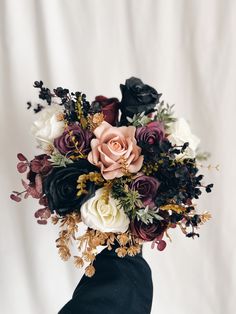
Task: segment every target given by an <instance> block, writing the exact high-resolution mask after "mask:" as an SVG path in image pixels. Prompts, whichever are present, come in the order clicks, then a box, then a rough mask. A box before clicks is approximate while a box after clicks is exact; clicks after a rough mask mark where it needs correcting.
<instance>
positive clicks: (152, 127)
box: [135, 121, 165, 153]
mask: <svg viewBox="0 0 236 314" xmlns="http://www.w3.org/2000/svg"><path fill="white" fill-rule="evenodd" d="M135 137H136V140H137V142H138V145H139V146H140V147H142V148H144V149H145V150H146V151H147V152H151V153H153V152H156V150H157V149H158V147H159V146H160V143H161V142H163V140H164V139H165V130H164V125H163V123H162V122H159V121H153V122H150V123H148V124H147V125H146V126H142V127H139V128H137V130H136V135H135Z"/></svg>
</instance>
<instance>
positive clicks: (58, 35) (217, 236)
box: [0, 0, 236, 314]
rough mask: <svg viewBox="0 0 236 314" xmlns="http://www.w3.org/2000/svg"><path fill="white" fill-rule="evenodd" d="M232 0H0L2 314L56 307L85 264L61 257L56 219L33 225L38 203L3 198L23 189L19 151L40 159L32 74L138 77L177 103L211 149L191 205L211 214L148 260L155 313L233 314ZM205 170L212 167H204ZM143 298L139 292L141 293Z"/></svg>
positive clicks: (81, 84) (107, 91)
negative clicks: (189, 235)
mask: <svg viewBox="0 0 236 314" xmlns="http://www.w3.org/2000/svg"><path fill="white" fill-rule="evenodd" d="M235 29H236V1H234V0H231V1H230V0H225V1H222V0H198V1H196V0H178V1H172V0H139V1H135V0H119V1H116V0H86V1H85V0H61V1H57V0H50V1H47V0H35V1H32V0H21V1H18V0H2V1H1V2H0V106H1V109H0V110H1V111H0V137H1V154H0V158H1V163H0V174H1V175H0V180H1V183H0V186H1V189H0V191H1V192H0V193H1V197H0V205H1V206H0V208H1V227H0V242H1V243H0V256H1V257H0V278H1V280H0V312H1V313H4V314H16V313H24V314H42V313H44V314H51V313H56V312H57V311H58V310H59V309H60V308H61V307H62V306H63V305H64V304H65V303H66V302H67V301H68V300H69V299H70V298H71V294H72V292H73V291H74V288H75V287H76V285H77V283H78V281H79V279H80V277H81V276H82V271H80V270H77V269H75V268H74V266H73V262H72V261H71V262H67V263H65V262H63V261H61V260H60V258H59V257H58V254H57V249H56V247H55V243H54V241H55V239H56V238H57V235H58V229H57V226H52V225H50V226H49V225H48V226H39V225H37V223H36V221H35V219H34V217H33V214H34V211H35V210H37V209H38V208H39V207H38V205H37V202H35V201H34V200H32V201H24V202H22V203H20V204H17V203H14V202H11V201H10V200H9V196H8V195H9V194H10V192H11V190H12V189H14V190H17V189H18V190H20V189H21V186H20V176H19V174H18V173H17V172H16V154H17V153H18V152H23V153H24V154H25V155H26V156H27V157H29V158H33V156H34V155H35V154H39V153H40V151H39V150H37V149H36V148H35V147H36V143H35V142H34V139H33V137H31V135H30V132H29V128H30V125H31V124H32V122H33V119H34V118H35V117H34V114H33V113H32V112H30V111H27V110H26V102H27V101H28V100H32V101H33V103H35V102H36V101H37V97H36V95H37V90H35V89H34V88H33V87H32V85H33V82H34V81H35V80H40V79H41V80H43V81H44V82H45V84H46V85H48V86H49V87H50V88H54V87H57V86H63V87H68V88H69V89H70V90H79V91H83V92H85V93H86V94H87V96H88V99H90V100H93V98H94V97H95V96H96V95H101V94H103V95H104V96H108V97H118V98H120V91H119V84H120V83H124V81H125V79H126V78H129V77H130V76H137V77H140V78H141V79H142V80H143V81H144V82H145V83H147V84H149V85H151V86H153V87H155V88H156V89H157V90H158V92H159V93H162V94H163V96H162V99H165V100H166V101H167V102H168V103H169V104H173V103H175V104H176V107H175V110H176V113H177V115H178V116H179V117H182V116H183V117H184V118H185V119H186V120H188V121H189V122H190V124H191V130H192V132H193V134H196V135H197V136H198V137H199V138H200V139H201V147H202V150H203V151H210V152H211V153H212V157H211V159H210V160H209V163H211V164H212V165H217V164H220V169H221V170H220V171H219V172H217V171H215V170H210V171H208V170H207V169H205V168H203V169H202V171H203V172H204V173H206V175H207V178H206V180H205V182H206V184H207V183H211V182H214V183H215V188H214V190H213V192H212V193H211V194H210V195H208V197H205V196H204V197H203V198H202V199H201V200H200V201H199V202H198V203H199V209H202V210H207V209H209V210H212V214H213V217H214V218H213V219H212V221H211V222H209V223H208V225H205V226H203V227H202V228H201V230H200V233H201V236H200V238H199V239H196V240H194V241H193V240H192V239H186V238H185V237H184V236H183V235H182V234H181V232H180V231H179V230H173V231H172V232H171V233H170V235H171V237H172V240H173V242H172V243H170V244H169V243H168V246H167V248H166V250H165V251H163V252H158V251H156V250H151V249H150V245H149V244H147V245H146V246H145V248H144V256H145V257H146V259H147V261H148V262H149V264H150V266H151V268H152V272H153V282H154V298H153V300H154V301H153V307H152V314H157V313H158V314H173V313H175V314H188V313H191V314H199V313H201V314H233V313H234V312H235V301H234V295H235V292H236V282H235V277H236V268H235V263H236V253H235V243H234V242H235V241H234V238H235V234H236V227H235V225H236V224H235V218H236V210H235V203H236V202H235V201H236V200H235V195H236V194H235V191H234V190H235V179H236V173H235V165H234V159H235V156H236V149H235V134H236V133H235V117H236V106H235V99H236V95H235V94H236V88H235V81H236V76H235V74H236V58H235V55H236V38H235V36H236V35H235ZM207 165H208V163H207ZM144 293H145V291H144Z"/></svg>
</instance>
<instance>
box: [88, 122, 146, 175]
mask: <svg viewBox="0 0 236 314" xmlns="http://www.w3.org/2000/svg"><path fill="white" fill-rule="evenodd" d="M135 131H136V128H135V127H134V126H121V127H113V126H112V125H110V124H109V123H107V122H105V121H103V122H102V123H101V124H100V125H99V126H98V127H97V128H96V129H95V130H94V135H95V136H96V138H95V139H92V141H91V149H92V151H91V152H90V153H89V155H88V160H89V162H90V163H91V164H93V165H95V166H97V167H99V168H100V169H101V173H102V175H103V177H104V178H105V179H106V180H112V179H114V178H120V177H122V176H123V175H124V174H126V173H127V172H130V173H136V172H138V171H139V170H140V169H141V167H142V165H143V156H141V155H140V154H141V148H140V147H139V146H137V142H136V139H135Z"/></svg>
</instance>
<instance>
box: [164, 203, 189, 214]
mask: <svg viewBox="0 0 236 314" xmlns="http://www.w3.org/2000/svg"><path fill="white" fill-rule="evenodd" d="M160 209H161V210H172V211H174V212H176V213H178V214H181V213H183V212H184V211H185V210H186V208H185V207H184V206H181V205H176V204H167V205H164V206H161V207H160Z"/></svg>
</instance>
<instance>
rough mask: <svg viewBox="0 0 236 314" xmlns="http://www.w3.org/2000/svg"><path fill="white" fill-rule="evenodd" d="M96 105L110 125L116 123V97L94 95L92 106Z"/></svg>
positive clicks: (117, 109) (117, 105) (117, 110)
mask: <svg viewBox="0 0 236 314" xmlns="http://www.w3.org/2000/svg"><path fill="white" fill-rule="evenodd" d="M96 105H98V106H99V108H101V110H102V113H103V115H104V120H105V121H106V122H108V123H109V124H111V125H116V123H117V121H118V115H119V100H118V99H117V98H107V97H105V96H97V97H95V101H94V102H93V103H92V106H96Z"/></svg>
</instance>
